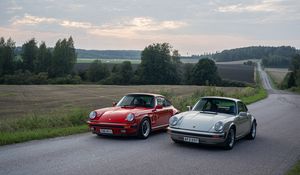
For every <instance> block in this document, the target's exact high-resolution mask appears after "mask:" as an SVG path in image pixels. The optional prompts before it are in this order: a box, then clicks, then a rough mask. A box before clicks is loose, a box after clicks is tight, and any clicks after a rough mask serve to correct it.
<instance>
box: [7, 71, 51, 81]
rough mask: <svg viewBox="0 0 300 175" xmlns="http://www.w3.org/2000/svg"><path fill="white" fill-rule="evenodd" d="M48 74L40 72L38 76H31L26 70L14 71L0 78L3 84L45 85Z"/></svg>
mask: <svg viewBox="0 0 300 175" xmlns="http://www.w3.org/2000/svg"><path fill="white" fill-rule="evenodd" d="M47 79H48V73H47V72H40V73H38V74H32V73H31V72H29V71H28V70H25V71H22V70H18V71H15V73H14V74H8V75H4V76H3V77H2V78H1V82H2V83H3V84H47V83H48V80H47Z"/></svg>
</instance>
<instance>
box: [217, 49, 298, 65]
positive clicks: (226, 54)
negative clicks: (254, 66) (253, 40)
mask: <svg viewBox="0 0 300 175" xmlns="http://www.w3.org/2000/svg"><path fill="white" fill-rule="evenodd" d="M296 53H297V50H296V49H295V48H294V47H290V46H281V47H265V46H252V47H244V48H236V49H231V50H224V51H222V52H220V53H216V54H213V55H212V57H213V58H214V59H215V60H216V61H236V60H249V59H263V63H264V62H265V63H264V65H265V66H275V67H278V66H280V67H281V65H279V64H282V63H284V66H288V64H287V62H286V59H289V60H290V59H291V57H292V56H293V55H295V54H296Z"/></svg>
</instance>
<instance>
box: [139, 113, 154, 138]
mask: <svg viewBox="0 0 300 175" xmlns="http://www.w3.org/2000/svg"><path fill="white" fill-rule="evenodd" d="M150 131H151V125H150V122H149V119H147V118H144V119H143V120H142V121H141V124H140V126H139V132H138V136H139V138H141V139H146V138H148V137H149V135H150Z"/></svg>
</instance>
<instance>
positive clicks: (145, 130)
mask: <svg viewBox="0 0 300 175" xmlns="http://www.w3.org/2000/svg"><path fill="white" fill-rule="evenodd" d="M142 133H143V136H144V137H147V136H148V135H149V133H150V124H149V122H148V120H145V121H144V122H143V124H142Z"/></svg>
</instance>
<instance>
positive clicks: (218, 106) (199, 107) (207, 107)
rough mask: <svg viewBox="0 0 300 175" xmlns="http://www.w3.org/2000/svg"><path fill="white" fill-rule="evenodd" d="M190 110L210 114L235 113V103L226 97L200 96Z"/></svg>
mask: <svg viewBox="0 0 300 175" xmlns="http://www.w3.org/2000/svg"><path fill="white" fill-rule="evenodd" d="M192 110H193V111H201V112H204V113H211V114H215V113H225V114H231V115H236V103H235V101H233V100H228V99H218V98H202V99H201V100H200V101H198V102H197V103H196V105H195V106H194V108H193V109H192Z"/></svg>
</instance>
